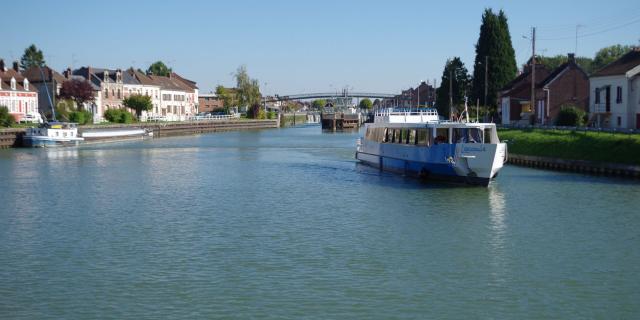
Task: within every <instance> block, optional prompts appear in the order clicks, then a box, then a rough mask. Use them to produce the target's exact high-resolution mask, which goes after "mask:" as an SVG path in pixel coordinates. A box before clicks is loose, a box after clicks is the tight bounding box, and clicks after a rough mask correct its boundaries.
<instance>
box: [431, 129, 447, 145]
mask: <svg viewBox="0 0 640 320" xmlns="http://www.w3.org/2000/svg"><path fill="white" fill-rule="evenodd" d="M434 143H435V144H440V143H449V128H436V137H435V139H434Z"/></svg>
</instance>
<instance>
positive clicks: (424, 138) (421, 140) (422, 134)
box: [416, 129, 431, 146]
mask: <svg viewBox="0 0 640 320" xmlns="http://www.w3.org/2000/svg"><path fill="white" fill-rule="evenodd" d="M417 131H418V132H417V137H416V138H417V139H416V144H417V145H419V146H428V145H429V140H430V139H429V132H430V131H431V130H430V129H418V130H417Z"/></svg>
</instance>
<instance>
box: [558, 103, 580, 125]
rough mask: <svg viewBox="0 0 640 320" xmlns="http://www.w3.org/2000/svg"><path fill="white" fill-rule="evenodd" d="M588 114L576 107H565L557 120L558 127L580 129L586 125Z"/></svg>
mask: <svg viewBox="0 0 640 320" xmlns="http://www.w3.org/2000/svg"><path fill="white" fill-rule="evenodd" d="M585 115H586V113H585V112H584V110H582V109H580V108H577V107H575V106H563V107H562V108H561V109H560V113H559V114H558V118H557V119H556V125H557V126H566V127H580V126H582V125H584V123H585V122H584V119H585Z"/></svg>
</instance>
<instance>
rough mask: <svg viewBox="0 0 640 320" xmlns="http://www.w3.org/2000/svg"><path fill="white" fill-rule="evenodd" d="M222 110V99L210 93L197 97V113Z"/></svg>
mask: <svg viewBox="0 0 640 320" xmlns="http://www.w3.org/2000/svg"><path fill="white" fill-rule="evenodd" d="M223 108H224V103H223V101H222V99H220V98H218V96H217V95H216V94H215V93H213V92H211V93H202V94H199V95H198V112H212V111H219V110H221V109H223Z"/></svg>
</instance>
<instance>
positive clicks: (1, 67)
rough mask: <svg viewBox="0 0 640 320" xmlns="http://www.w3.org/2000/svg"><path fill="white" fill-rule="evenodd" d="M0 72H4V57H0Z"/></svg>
mask: <svg viewBox="0 0 640 320" xmlns="http://www.w3.org/2000/svg"><path fill="white" fill-rule="evenodd" d="M0 72H4V59H0Z"/></svg>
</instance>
